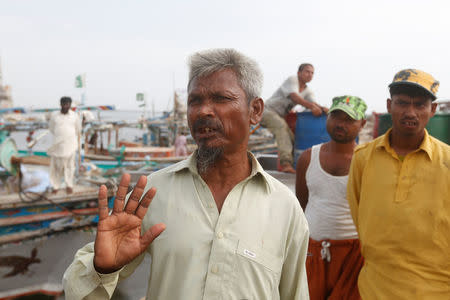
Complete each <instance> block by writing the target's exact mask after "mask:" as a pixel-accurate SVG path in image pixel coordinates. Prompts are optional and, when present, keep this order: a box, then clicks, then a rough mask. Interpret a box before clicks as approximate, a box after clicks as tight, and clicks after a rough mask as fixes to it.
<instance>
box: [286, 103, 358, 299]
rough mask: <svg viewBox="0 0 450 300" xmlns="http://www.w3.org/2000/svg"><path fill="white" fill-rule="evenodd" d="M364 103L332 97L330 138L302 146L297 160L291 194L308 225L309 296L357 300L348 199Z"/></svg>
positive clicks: (354, 246)
mask: <svg viewBox="0 0 450 300" xmlns="http://www.w3.org/2000/svg"><path fill="white" fill-rule="evenodd" d="M366 108H367V105H366V103H365V102H364V101H363V100H362V99H361V98H358V97H355V96H341V97H335V98H334V99H333V103H332V105H331V107H330V111H329V114H328V118H327V131H328V134H329V135H330V137H331V140H330V141H329V142H327V143H324V144H319V145H315V146H313V147H312V148H309V149H307V150H305V151H304V152H303V153H302V155H301V156H300V158H299V160H298V162H297V177H296V187H295V192H296V194H297V198H298V200H299V201H300V205H301V206H302V208H303V210H304V211H305V215H306V219H307V220H308V225H309V229H310V239H309V246H308V257H307V259H306V272H307V274H308V285H309V295H310V298H311V300H322V299H329V300H340V299H347V300H358V299H360V298H361V297H360V295H359V292H358V285H357V281H358V275H359V271H360V270H361V267H362V265H363V258H362V256H361V251H360V246H359V239H358V233H357V232H356V228H355V225H354V224H353V220H352V216H351V214H350V208H349V205H348V201H347V198H346V191H347V179H348V170H349V169H350V162H351V159H352V156H353V150H354V148H355V147H356V138H357V136H358V134H359V132H360V131H361V129H362V128H363V126H364V124H365V123H366V120H365V111H366Z"/></svg>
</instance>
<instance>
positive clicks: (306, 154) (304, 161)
mask: <svg viewBox="0 0 450 300" xmlns="http://www.w3.org/2000/svg"><path fill="white" fill-rule="evenodd" d="M310 161H311V148H308V149H306V150H305V151H303V152H302V154H300V157H299V158H298V160H297V170H299V169H300V170H301V169H304V170H306V169H307V168H308V166H309V163H310Z"/></svg>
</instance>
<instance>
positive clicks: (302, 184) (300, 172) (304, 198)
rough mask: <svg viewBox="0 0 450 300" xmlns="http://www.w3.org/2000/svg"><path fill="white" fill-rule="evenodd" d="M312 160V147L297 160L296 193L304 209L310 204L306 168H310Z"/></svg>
mask: <svg viewBox="0 0 450 300" xmlns="http://www.w3.org/2000/svg"><path fill="white" fill-rule="evenodd" d="M310 161H311V148H309V149H307V150H305V151H303V153H302V155H300V157H299V158H298V161H297V175H296V177H295V194H296V196H297V199H298V201H299V202H300V206H301V207H302V208H303V211H305V209H306V205H307V204H308V197H309V191H308V186H307V185H306V170H308V166H309V162H310Z"/></svg>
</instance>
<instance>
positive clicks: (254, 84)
mask: <svg viewBox="0 0 450 300" xmlns="http://www.w3.org/2000/svg"><path fill="white" fill-rule="evenodd" d="M188 65H189V82H188V90H189V87H190V85H191V83H192V81H193V80H194V79H195V78H197V77H202V76H207V75H210V74H212V73H215V72H218V71H221V70H225V69H231V70H233V71H234V73H235V74H236V76H237V79H238V82H239V85H240V86H241V88H242V89H243V90H244V92H245V95H246V96H247V100H248V102H250V101H251V100H252V99H254V98H257V97H260V96H261V90H262V85H263V74H262V72H261V69H260V68H259V66H258V63H257V62H256V61H255V60H253V59H251V58H250V57H247V56H245V55H244V54H242V53H240V52H238V51H236V50H234V49H231V48H229V49H210V50H204V51H200V52H196V53H194V54H193V55H192V56H191V57H190V59H189V62H188Z"/></svg>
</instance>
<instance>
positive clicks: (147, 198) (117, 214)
mask: <svg viewBox="0 0 450 300" xmlns="http://www.w3.org/2000/svg"><path fill="white" fill-rule="evenodd" d="M129 184H130V175H129V174H124V175H123V176H122V179H121V181H120V185H119V189H118V190H117V194H116V198H115V200H114V208H113V211H112V214H111V215H109V214H108V198H107V189H106V186H104V185H102V186H101V187H100V189H99V192H98V214H99V221H98V227H97V236H96V238H95V246H94V267H95V269H96V270H97V272H100V273H103V274H107V273H112V272H114V271H117V270H119V269H120V268H122V267H123V266H125V265H126V264H128V263H130V262H131V261H132V260H133V259H135V258H136V257H138V256H139V255H140V254H141V253H143V252H144V251H145V249H146V248H147V247H148V246H149V245H150V243H151V242H152V241H153V240H154V239H155V238H156V237H157V236H158V235H159V234H160V233H161V232H163V231H164V229H165V228H166V226H165V225H164V224H163V223H160V224H156V225H154V226H152V227H151V228H150V229H149V230H147V232H145V233H144V234H143V235H142V236H141V224H142V219H143V218H144V216H145V213H146V212H147V209H148V206H149V205H150V202H151V201H152V199H153V197H154V196H155V194H156V189H155V188H151V189H150V190H148V191H147V193H145V195H144V197H143V198H142V200H141V201H140V202H139V199H141V196H142V194H143V192H144V188H145V186H146V184H147V177H145V176H141V178H139V181H138V183H137V184H136V187H135V188H134V190H133V192H132V193H131V196H130V198H129V199H128V202H127V205H126V206H125V207H124V204H125V197H126V195H127V191H128V186H129Z"/></svg>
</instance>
